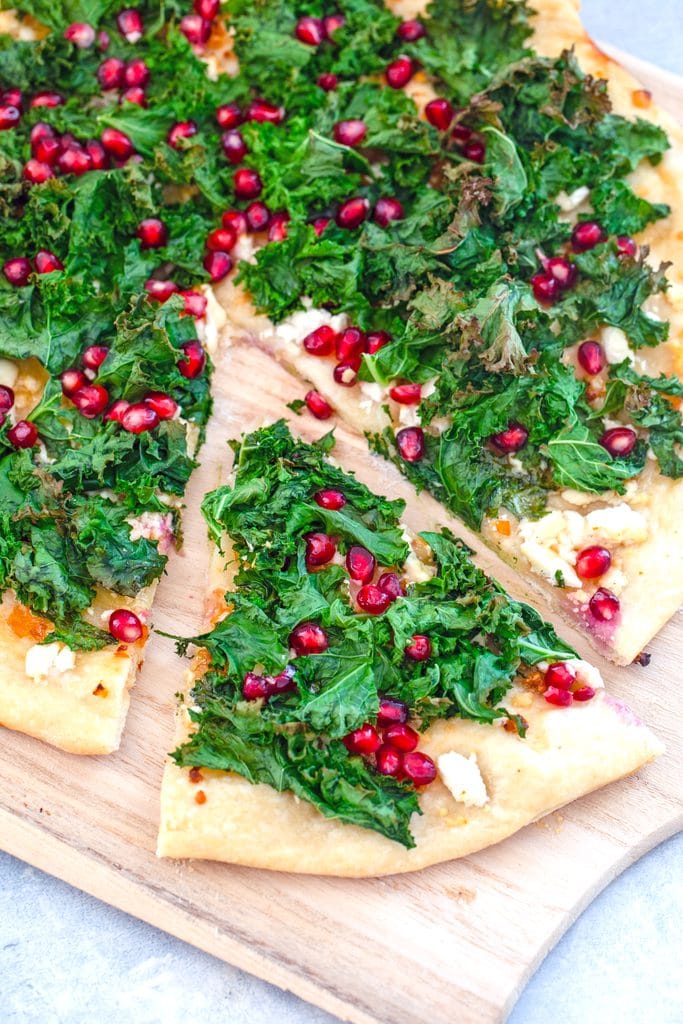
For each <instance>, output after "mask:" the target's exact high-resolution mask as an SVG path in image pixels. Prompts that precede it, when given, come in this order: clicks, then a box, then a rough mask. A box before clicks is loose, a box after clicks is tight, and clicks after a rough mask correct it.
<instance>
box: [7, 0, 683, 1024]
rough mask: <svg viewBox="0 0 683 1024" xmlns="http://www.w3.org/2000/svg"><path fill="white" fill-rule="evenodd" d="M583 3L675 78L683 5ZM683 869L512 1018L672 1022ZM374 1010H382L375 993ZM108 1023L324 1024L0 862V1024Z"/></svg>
mask: <svg viewBox="0 0 683 1024" xmlns="http://www.w3.org/2000/svg"><path fill="white" fill-rule="evenodd" d="M583 8H584V22H585V24H586V25H587V27H588V29H589V30H590V32H591V33H592V35H593V36H594V38H596V39H598V40H604V41H605V42H609V43H612V44H613V45H615V46H619V47H621V48H622V49H624V50H627V51H630V52H631V53H633V54H636V55H637V56H639V57H642V58H644V59H646V60H650V61H652V62H653V63H656V64H659V65H660V66H661V67H666V68H668V69H669V70H671V71H676V72H679V73H680V72H683V57H682V51H681V46H682V40H683V0H584V3H583ZM682 866H683V836H678V837H676V838H675V839H672V840H669V842H667V843H664V844H663V845H662V846H660V847H659V848H658V849H657V850H654V851H653V852H652V853H650V854H649V855H648V856H647V857H644V858H643V860H641V861H640V862H639V863H638V864H636V865H634V866H633V867H632V868H630V869H629V870H628V871H626V872H625V873H624V874H623V875H622V876H621V878H619V879H617V881H615V882H614V883H613V884H612V885H611V886H609V888H608V889H606V890H605V892H604V893H602V895H601V896H599V897H598V898H597V899H596V900H595V901H594V902H593V904H592V905H591V906H590V907H589V909H588V910H587V911H586V912H585V913H584V914H583V915H582V916H581V917H580V918H579V920H578V921H577V922H576V924H575V925H574V926H573V927H572V928H571V929H570V930H569V932H567V934H566V935H565V936H564V938H563V939H562V940H561V941H560V942H559V944H558V945H557V946H556V948H555V949H554V950H553V952H552V953H551V954H550V955H549V956H548V957H547V959H546V960H545V962H544V963H543V965H542V966H541V968H540V969H539V970H538V972H537V973H536V975H535V977H534V978H533V979H532V980H531V982H530V983H529V985H528V986H527V988H526V990H525V991H524V993H523V994H522V997H521V998H520V1000H519V1002H518V1003H517V1006H516V1008H515V1010H514V1011H513V1014H512V1017H511V1018H510V1021H511V1024H548V1022H549V1021H556V1022H557V1024H683V938H682V927H683V926H682V922H683V882H682V879H681V873H682ZM378 1002H380V1007H379V1008H380V1009H381V994H380V993H378ZM109 1019H111V1020H115V1022H116V1024H157V1022H158V1024H162V1022H163V1024H209V1022H210V1024H271V1022H274V1021H278V1022H282V1024H333V1021H332V1018H331V1017H329V1016H328V1015H327V1014H325V1013H323V1012H321V1011H320V1010H316V1009H314V1008H313V1007H310V1006H308V1005H307V1004H306V1003H303V1002H301V1001H300V1000H298V999H297V998H296V997H294V996H292V995H290V994H288V993H282V992H280V991H279V990H278V989H275V988H273V987H271V986H269V985H267V984H265V983H264V982H261V981H257V980H256V979H254V978H252V977H250V976H249V975H246V974H243V973H242V972H241V971H238V970H236V969H234V968H232V967H229V966H227V965H226V964H223V963H221V962H220V961H218V960H214V959H213V958H212V957H210V956H207V955H206V954H204V953H200V952H199V951H198V950H196V949H193V948H192V947H191V946H187V945H185V944H184V943H182V942H179V941H178V940H176V939H173V938H171V937H170V936H167V935H165V934H163V933H162V932H159V931H156V930H155V929H154V928H151V927H149V926H148V925H145V924H143V923H141V922H140V921H137V920H135V919H134V918H131V917H128V916H127V915H126V914H122V913H120V912H119V911H116V910H113V909H112V908H111V907H107V906H105V905H104V904H102V903H99V902H98V901H97V900H95V899H92V898H91V897H90V896H86V895H84V894H83V893H80V892H78V891H76V890H75V889H72V888H70V887H69V886H67V885H65V884H63V883H62V882H58V881H56V880H55V879H52V878H50V877H49V876H47V875H44V874H42V873H41V872H39V871H35V870H34V869H33V868H29V867H27V866H26V865H25V864H22V863H21V862H19V861H17V860H14V859H13V858H12V857H8V856H6V855H4V854H0V1024H100V1022H103V1021H106V1020H109ZM457 1020H458V1009H457V1007H455V1006H454V1007H453V1024H457ZM425 1024H428V1022H427V1020H425Z"/></svg>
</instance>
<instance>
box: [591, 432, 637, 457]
mask: <svg viewBox="0 0 683 1024" xmlns="http://www.w3.org/2000/svg"><path fill="white" fill-rule="evenodd" d="M637 440H638V438H637V435H636V432H635V430H631V428H630V427H611V428H610V429H609V430H606V431H605V433H604V434H603V435H602V437H601V438H600V444H601V445H602V447H603V448H606V449H607V451H608V452H609V453H610V455H611V456H612V458H613V459H618V458H621V457H623V456H624V455H629V454H630V453H631V452H632V451H633V449H634V448H635V444H636V441H637Z"/></svg>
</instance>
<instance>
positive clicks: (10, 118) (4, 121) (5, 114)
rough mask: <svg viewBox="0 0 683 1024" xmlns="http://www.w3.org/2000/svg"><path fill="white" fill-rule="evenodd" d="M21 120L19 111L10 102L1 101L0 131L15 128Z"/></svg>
mask: <svg viewBox="0 0 683 1024" xmlns="http://www.w3.org/2000/svg"><path fill="white" fill-rule="evenodd" d="M20 120H21V111H20V110H19V109H18V108H17V107H14V106H12V104H11V103H3V105H2V106H0V131H7V130H8V129H9V128H16V126H17V125H18V124H19V121H20Z"/></svg>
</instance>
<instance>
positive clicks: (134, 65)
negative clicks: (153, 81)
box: [123, 57, 150, 89]
mask: <svg viewBox="0 0 683 1024" xmlns="http://www.w3.org/2000/svg"><path fill="white" fill-rule="evenodd" d="M149 77H150V71H149V68H148V67H147V65H146V64H145V62H144V60H141V59H140V58H139V57H136V58H135V60H131V61H129V62H128V63H127V64H126V66H125V69H124V72H123V81H124V83H125V84H126V85H129V86H139V87H140V88H142V89H144V87H145V86H146V85H147V83H148V82H149Z"/></svg>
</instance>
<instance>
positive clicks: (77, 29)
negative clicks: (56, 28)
mask: <svg viewBox="0 0 683 1024" xmlns="http://www.w3.org/2000/svg"><path fill="white" fill-rule="evenodd" d="M64 38H65V39H66V40H68V41H69V42H70V43H75V45H76V46H78V48H79V49H81V50H87V49H88V47H89V46H92V44H93V43H94V42H95V29H94V28H93V27H92V25H88V24H87V22H85V21H74V22H73V24H71V25H67V27H66V28H65V29H64Z"/></svg>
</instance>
